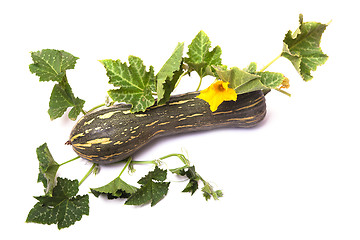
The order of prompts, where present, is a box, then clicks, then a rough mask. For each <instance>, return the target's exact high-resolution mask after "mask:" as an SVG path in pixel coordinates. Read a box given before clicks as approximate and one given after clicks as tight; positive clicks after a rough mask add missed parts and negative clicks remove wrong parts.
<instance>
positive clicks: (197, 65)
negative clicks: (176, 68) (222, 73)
mask: <svg viewBox="0 0 360 240" xmlns="http://www.w3.org/2000/svg"><path fill="white" fill-rule="evenodd" d="M210 47H211V42H210V39H209V37H208V36H207V35H206V33H205V32H204V31H200V32H199V33H198V34H197V35H196V36H195V38H194V39H193V40H192V42H191V44H190V45H189V47H188V48H189V51H188V52H187V55H188V56H189V57H188V58H185V62H186V63H187V64H188V65H189V67H190V69H189V71H190V72H191V71H196V72H197V73H198V74H199V76H200V77H201V78H202V77H204V76H207V75H211V76H213V75H214V72H215V70H214V69H213V67H212V65H215V66H219V65H221V53H222V51H221V48H220V47H219V46H216V47H215V48H214V49H213V50H211V51H210Z"/></svg>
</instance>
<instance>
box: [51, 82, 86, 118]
mask: <svg viewBox="0 0 360 240" xmlns="http://www.w3.org/2000/svg"><path fill="white" fill-rule="evenodd" d="M84 103H85V101H84V100H82V99H80V98H75V96H74V94H73V92H72V89H71V87H70V85H69V83H68V82H67V81H64V82H62V83H61V84H56V85H55V86H54V88H53V90H52V92H51V96H50V102H49V110H48V113H49V115H50V119H51V120H54V119H56V118H59V117H61V116H62V115H63V114H64V113H65V111H66V110H67V109H68V108H69V107H72V109H71V111H70V112H69V115H68V116H69V118H70V119H71V120H76V118H77V117H78V115H79V114H80V112H81V111H82V108H83V106H84Z"/></svg>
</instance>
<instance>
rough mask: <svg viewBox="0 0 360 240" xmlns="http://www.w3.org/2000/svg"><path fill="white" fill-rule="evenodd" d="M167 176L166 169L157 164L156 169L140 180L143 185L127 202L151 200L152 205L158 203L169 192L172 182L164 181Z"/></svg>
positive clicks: (131, 203) (142, 202)
mask: <svg viewBox="0 0 360 240" xmlns="http://www.w3.org/2000/svg"><path fill="white" fill-rule="evenodd" d="M166 176H167V172H166V170H162V169H160V168H159V167H157V166H156V167H155V169H154V171H150V172H149V173H148V174H147V175H146V176H145V177H143V178H141V179H140V180H139V181H138V183H139V184H141V187H140V188H139V189H138V190H137V191H136V192H135V193H133V194H132V195H131V196H130V197H129V199H128V200H127V201H126V202H125V204H127V205H142V204H146V203H148V202H151V206H154V205H156V204H157V203H158V202H159V201H160V200H161V199H163V197H164V196H165V195H166V194H167V192H168V189H169V185H170V182H164V181H165V180H166Z"/></svg>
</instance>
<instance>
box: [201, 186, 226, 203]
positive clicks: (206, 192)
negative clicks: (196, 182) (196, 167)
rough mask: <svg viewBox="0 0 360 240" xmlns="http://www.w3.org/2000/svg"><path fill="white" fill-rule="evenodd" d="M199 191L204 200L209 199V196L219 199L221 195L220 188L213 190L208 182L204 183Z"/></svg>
mask: <svg viewBox="0 0 360 240" xmlns="http://www.w3.org/2000/svg"><path fill="white" fill-rule="evenodd" d="M201 191H202V192H203V196H204V197H205V200H206V201H207V200H209V199H210V198H211V197H213V198H214V199H215V200H219V198H220V197H222V196H223V193H222V191H221V190H214V189H213V187H212V186H211V185H210V184H209V183H208V182H206V183H205V185H204V187H203V188H202V189H201Z"/></svg>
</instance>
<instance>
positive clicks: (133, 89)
mask: <svg viewBox="0 0 360 240" xmlns="http://www.w3.org/2000/svg"><path fill="white" fill-rule="evenodd" d="M100 62H101V63H102V64H103V65H104V67H105V69H106V74H107V76H108V77H109V79H110V80H109V83H111V84H113V85H114V86H115V87H120V88H118V89H112V90H110V91H109V92H108V93H109V96H110V97H111V98H112V99H113V100H114V101H117V102H126V103H130V104H132V109H131V111H132V112H139V111H145V110H146V108H148V107H150V106H152V105H153V104H154V103H155V100H154V97H153V96H152V92H151V88H152V87H151V85H152V83H153V81H154V78H155V76H154V69H153V67H152V66H151V67H150V69H149V71H146V68H145V66H144V64H143V61H142V60H141V59H140V58H138V57H135V56H129V66H128V65H127V64H126V63H122V62H121V61H120V60H110V59H107V60H102V61H100Z"/></svg>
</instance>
